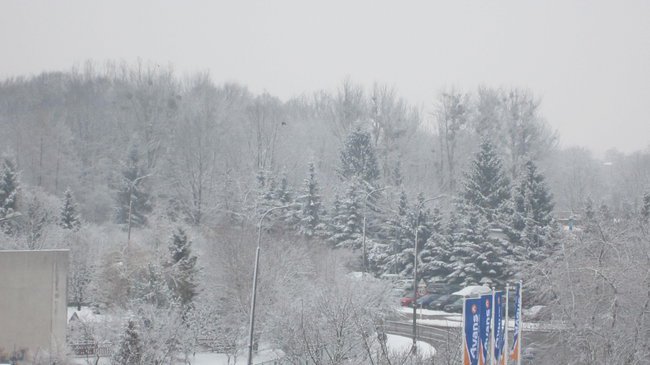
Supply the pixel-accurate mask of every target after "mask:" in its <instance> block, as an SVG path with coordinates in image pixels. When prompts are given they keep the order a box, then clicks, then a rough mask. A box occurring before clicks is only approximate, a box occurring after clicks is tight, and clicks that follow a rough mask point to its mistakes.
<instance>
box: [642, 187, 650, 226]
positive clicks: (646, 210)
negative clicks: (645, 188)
mask: <svg viewBox="0 0 650 365" xmlns="http://www.w3.org/2000/svg"><path fill="white" fill-rule="evenodd" d="M649 221H650V192H646V193H645V194H643V206H642V207H641V222H642V223H643V224H648V222H649Z"/></svg>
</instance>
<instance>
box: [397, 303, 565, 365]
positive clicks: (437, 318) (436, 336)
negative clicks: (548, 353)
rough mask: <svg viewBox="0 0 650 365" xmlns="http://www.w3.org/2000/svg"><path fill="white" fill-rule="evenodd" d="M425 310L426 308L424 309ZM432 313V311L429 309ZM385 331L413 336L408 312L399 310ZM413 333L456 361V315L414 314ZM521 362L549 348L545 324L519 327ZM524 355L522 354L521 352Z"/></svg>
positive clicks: (458, 339) (550, 338)
mask: <svg viewBox="0 0 650 365" xmlns="http://www.w3.org/2000/svg"><path fill="white" fill-rule="evenodd" d="M425 313H426V312H425ZM429 313H432V312H429ZM384 327H385V331H386V332H387V333H390V334H395V335H399V336H405V337H411V336H413V322H412V321H411V316H410V315H408V314H407V313H405V312H404V313H402V314H401V316H399V317H398V318H395V319H394V320H391V321H386V322H385V324H384ZM510 327H511V329H510V331H509V332H508V334H509V339H508V341H509V343H510V344H512V322H511V326H510ZM417 337H418V340H420V341H425V342H427V343H429V344H431V345H433V346H434V347H435V348H436V350H437V351H438V353H439V355H440V356H444V357H446V358H448V359H452V361H453V359H457V360H458V361H460V348H461V323H460V315H458V314H449V313H443V312H435V313H434V314H425V315H422V316H418V324H417ZM522 338H523V342H522V343H523V347H522V357H524V361H522V364H527V363H532V361H533V360H534V359H533V357H535V356H538V355H539V353H540V352H543V350H546V349H550V348H552V347H553V346H554V345H555V344H554V343H553V333H552V330H551V329H549V328H548V326H546V327H544V326H541V325H533V324H532V323H531V324H529V325H524V331H523V336H522ZM524 354H525V355H526V356H523V355H524Z"/></svg>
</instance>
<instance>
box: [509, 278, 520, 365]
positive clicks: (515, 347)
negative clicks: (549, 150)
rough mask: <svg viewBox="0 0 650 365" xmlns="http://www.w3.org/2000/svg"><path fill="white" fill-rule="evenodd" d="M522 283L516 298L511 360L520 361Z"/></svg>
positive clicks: (518, 284) (518, 285)
mask: <svg viewBox="0 0 650 365" xmlns="http://www.w3.org/2000/svg"><path fill="white" fill-rule="evenodd" d="M520 332H521V283H517V294H516V296H515V329H514V332H513V336H512V349H510V359H511V360H515V361H517V360H519V346H520V344H519V343H520V342H521V341H520V340H521V338H520V337H521V335H520Z"/></svg>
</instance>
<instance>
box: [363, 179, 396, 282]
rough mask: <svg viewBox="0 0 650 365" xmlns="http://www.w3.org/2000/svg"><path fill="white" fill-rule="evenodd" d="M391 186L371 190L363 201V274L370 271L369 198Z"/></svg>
mask: <svg viewBox="0 0 650 365" xmlns="http://www.w3.org/2000/svg"><path fill="white" fill-rule="evenodd" d="M388 188H390V186H384V187H383V188H378V189H374V190H371V191H370V192H368V193H367V194H366V197H365V198H364V201H363V233H362V239H361V246H362V247H363V274H364V275H365V274H366V273H368V258H367V257H368V256H367V254H366V252H367V250H366V215H367V210H368V198H369V197H370V196H371V195H372V194H374V193H377V192H380V191H382V190H386V189H388Z"/></svg>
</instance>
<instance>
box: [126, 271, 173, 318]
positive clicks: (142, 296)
mask: <svg viewBox="0 0 650 365" xmlns="http://www.w3.org/2000/svg"><path fill="white" fill-rule="evenodd" d="M172 270H173V269H172ZM172 273H173V271H172ZM170 282H173V280H170ZM133 297H134V299H135V300H136V301H140V302H141V303H143V304H150V305H153V306H154V307H155V308H167V307H169V306H170V305H172V302H173V301H174V296H173V294H172V291H171V289H170V285H168V283H167V282H166V281H165V274H164V272H163V268H162V266H161V265H160V264H159V263H158V262H150V263H149V264H147V269H146V271H144V272H142V276H141V277H140V278H139V279H138V280H137V281H136V282H135V284H134V288H133Z"/></svg>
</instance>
